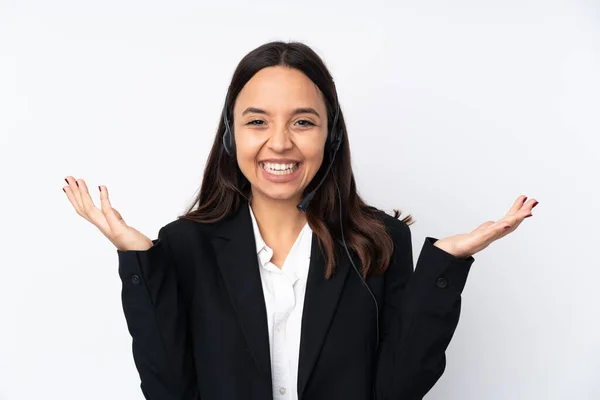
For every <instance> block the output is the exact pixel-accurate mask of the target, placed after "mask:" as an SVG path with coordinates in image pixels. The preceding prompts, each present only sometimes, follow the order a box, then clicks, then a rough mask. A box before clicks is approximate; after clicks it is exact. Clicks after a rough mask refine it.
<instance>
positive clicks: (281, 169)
mask: <svg viewBox="0 0 600 400" xmlns="http://www.w3.org/2000/svg"><path fill="white" fill-rule="evenodd" d="M259 164H260V167H261V168H262V169H263V170H264V171H265V172H267V173H269V174H272V175H291V174H293V173H294V172H296V171H297V170H298V168H300V165H301V164H302V163H301V162H292V163H287V164H277V163H269V162H264V161H263V162H260V163H259Z"/></svg>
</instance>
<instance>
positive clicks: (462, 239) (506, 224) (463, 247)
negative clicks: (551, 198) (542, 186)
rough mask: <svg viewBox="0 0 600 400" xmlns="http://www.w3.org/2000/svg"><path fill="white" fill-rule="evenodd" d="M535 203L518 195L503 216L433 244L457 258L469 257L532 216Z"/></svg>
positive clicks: (533, 200)
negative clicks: (470, 230)
mask: <svg viewBox="0 0 600 400" xmlns="http://www.w3.org/2000/svg"><path fill="white" fill-rule="evenodd" d="M537 205H538V202H537V201H536V200H535V199H530V200H529V201H527V196H519V197H518V198H517V200H516V201H515V203H514V204H513V206H512V207H511V209H510V210H509V211H508V213H507V214H506V215H505V216H504V218H502V219H500V220H498V221H487V222H484V223H483V224H482V225H480V226H479V227H477V229H475V230H474V231H472V232H471V233H466V234H459V235H454V236H449V237H446V238H443V239H439V240H438V241H436V242H435V243H434V244H433V245H434V246H436V247H439V248H440V249H442V250H444V251H446V252H447V253H450V254H452V255H453V256H455V257H457V258H460V259H465V258H469V257H471V256H472V255H473V254H475V253H477V252H479V251H481V250H483V249H485V248H486V247H488V246H489V245H490V243H492V242H493V241H495V240H498V239H500V238H502V237H504V236H506V235H508V234H509V233H511V232H512V231H514V230H515V229H517V227H518V226H519V225H520V224H521V222H523V219H525V218H527V217H531V216H532V213H531V210H532V209H533V207H535V206H537Z"/></svg>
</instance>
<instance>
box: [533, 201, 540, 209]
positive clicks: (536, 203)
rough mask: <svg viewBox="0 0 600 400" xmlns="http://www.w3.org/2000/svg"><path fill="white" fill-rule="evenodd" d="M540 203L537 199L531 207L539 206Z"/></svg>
mask: <svg viewBox="0 0 600 400" xmlns="http://www.w3.org/2000/svg"><path fill="white" fill-rule="evenodd" d="M538 204H539V201H536V202H535V204H534V205H532V206H531V208H533V207H535V206H537V205H538Z"/></svg>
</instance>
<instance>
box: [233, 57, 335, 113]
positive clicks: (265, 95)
mask: <svg viewBox="0 0 600 400" xmlns="http://www.w3.org/2000/svg"><path fill="white" fill-rule="evenodd" d="M249 106H253V107H260V108H266V109H271V110H275V111H276V110H281V111H287V110H288V109H289V108H290V107H313V108H319V109H320V111H324V110H325V102H324V101H323V95H322V94H321V91H320V90H319V88H318V87H317V85H315V83H314V82H313V81H311V80H310V79H309V78H308V77H307V76H306V75H305V74H304V73H303V72H302V71H299V70H297V69H293V68H289V67H281V66H277V67H267V68H263V69H261V70H260V71H258V72H257V73H256V74H255V75H254V76H253V77H252V78H251V79H250V80H249V81H248V82H247V83H246V85H245V86H244V87H243V89H242V90H241V91H240V93H239V95H238V97H237V99H236V102H235V108H236V109H237V110H238V111H239V110H240V109H241V108H242V107H244V108H245V107H249Z"/></svg>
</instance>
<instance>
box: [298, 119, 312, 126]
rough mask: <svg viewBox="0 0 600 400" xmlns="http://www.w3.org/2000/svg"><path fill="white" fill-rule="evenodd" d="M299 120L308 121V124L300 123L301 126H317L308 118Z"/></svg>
mask: <svg viewBox="0 0 600 400" xmlns="http://www.w3.org/2000/svg"><path fill="white" fill-rule="evenodd" d="M298 122H306V124H302V125H300V126H306V127H309V126H315V124H313V123H312V122H310V121H308V120H306V119H301V120H299V121H298Z"/></svg>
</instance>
